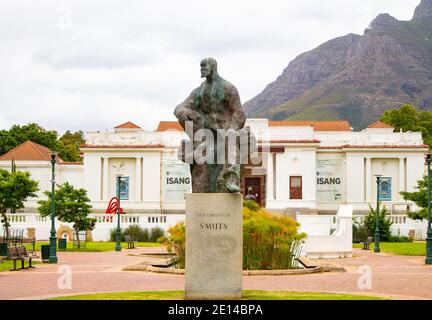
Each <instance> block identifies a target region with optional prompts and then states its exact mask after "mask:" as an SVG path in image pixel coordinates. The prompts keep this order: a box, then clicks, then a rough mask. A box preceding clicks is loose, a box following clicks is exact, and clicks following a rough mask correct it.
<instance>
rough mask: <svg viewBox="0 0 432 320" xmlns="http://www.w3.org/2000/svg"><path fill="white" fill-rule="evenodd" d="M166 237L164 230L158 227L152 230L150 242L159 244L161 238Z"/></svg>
mask: <svg viewBox="0 0 432 320" xmlns="http://www.w3.org/2000/svg"><path fill="white" fill-rule="evenodd" d="M164 236H165V231H163V229H161V228H159V227H156V228H153V229H151V231H150V242H158V240H159V238H163V237H164Z"/></svg>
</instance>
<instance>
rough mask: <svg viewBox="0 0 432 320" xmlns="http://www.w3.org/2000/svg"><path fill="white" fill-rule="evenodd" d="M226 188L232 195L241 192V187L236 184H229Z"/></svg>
mask: <svg viewBox="0 0 432 320" xmlns="http://www.w3.org/2000/svg"><path fill="white" fill-rule="evenodd" d="M226 188H227V190H228V191H229V192H230V193H239V192H240V188H239V186H238V185H236V184H233V183H228V184H227V185H226Z"/></svg>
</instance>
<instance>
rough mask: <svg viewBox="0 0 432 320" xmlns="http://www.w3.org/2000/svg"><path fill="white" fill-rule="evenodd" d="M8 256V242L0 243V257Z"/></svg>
mask: <svg viewBox="0 0 432 320" xmlns="http://www.w3.org/2000/svg"><path fill="white" fill-rule="evenodd" d="M6 256H7V243H5V242H2V243H0V257H6Z"/></svg>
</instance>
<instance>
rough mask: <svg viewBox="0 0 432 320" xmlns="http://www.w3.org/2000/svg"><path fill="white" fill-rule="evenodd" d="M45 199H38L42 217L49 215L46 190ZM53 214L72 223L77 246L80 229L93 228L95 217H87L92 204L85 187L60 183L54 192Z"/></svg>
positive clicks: (47, 192)
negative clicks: (79, 187)
mask: <svg viewBox="0 0 432 320" xmlns="http://www.w3.org/2000/svg"><path fill="white" fill-rule="evenodd" d="M45 195H46V196H47V197H48V199H47V200H40V201H38V204H39V208H38V210H39V212H40V214H41V215H42V216H43V217H47V216H50V215H51V192H49V191H46V192H45ZM54 198H55V200H54V201H55V214H56V217H57V218H58V219H59V220H60V221H63V222H67V223H73V229H74V231H75V234H76V235H77V239H78V248H80V241H79V237H78V234H79V232H80V231H87V230H93V229H94V227H95V224H96V219H94V218H89V217H88V215H89V213H90V212H91V209H92V206H91V205H90V204H89V202H90V199H89V197H88V196H87V191H86V190H85V189H75V188H74V187H73V186H72V185H71V184H69V183H68V182H66V183H64V184H62V185H61V186H60V187H59V189H58V190H57V191H56V192H55V194H54Z"/></svg>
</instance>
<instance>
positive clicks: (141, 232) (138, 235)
mask: <svg viewBox="0 0 432 320" xmlns="http://www.w3.org/2000/svg"><path fill="white" fill-rule="evenodd" d="M126 235H128V236H131V237H132V239H134V240H135V241H138V242H149V232H148V230H147V229H142V228H141V227H140V226H139V225H137V224H133V225H130V226H129V227H127V228H126V229H125V230H123V231H122V241H124V238H125V236H126Z"/></svg>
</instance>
